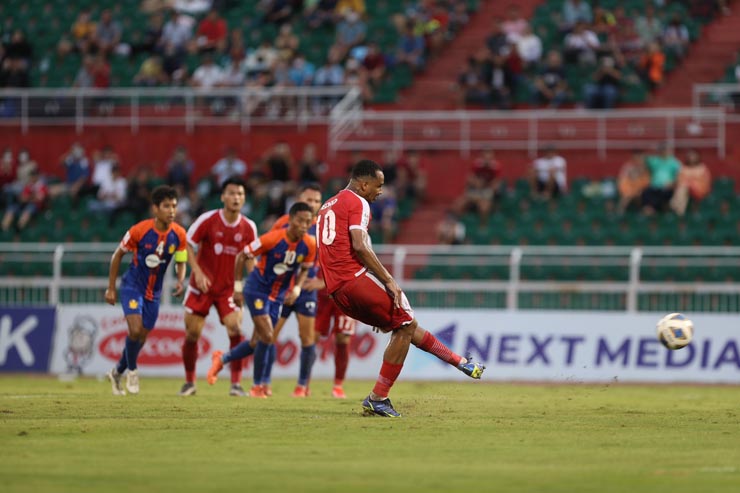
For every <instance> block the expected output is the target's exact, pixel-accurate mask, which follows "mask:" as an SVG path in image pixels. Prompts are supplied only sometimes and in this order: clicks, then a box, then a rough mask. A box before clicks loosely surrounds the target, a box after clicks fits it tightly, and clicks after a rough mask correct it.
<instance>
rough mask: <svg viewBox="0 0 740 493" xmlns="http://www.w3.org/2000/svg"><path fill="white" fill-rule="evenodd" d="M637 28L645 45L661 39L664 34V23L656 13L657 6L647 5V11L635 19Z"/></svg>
mask: <svg viewBox="0 0 740 493" xmlns="http://www.w3.org/2000/svg"><path fill="white" fill-rule="evenodd" d="M635 30H636V31H637V34H639V35H640V39H642V42H643V44H644V45H645V46H647V45H648V44H649V43H652V42H654V41H659V40H660V38H661V36H663V23H662V22H661V21H660V19H659V18H658V17H657V16H656V15H655V8H654V7H653V6H652V5H646V6H645V11H644V13H643V14H642V15H640V16H639V17H638V18H637V20H636V21H635Z"/></svg>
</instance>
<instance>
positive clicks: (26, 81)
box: [0, 58, 31, 115]
mask: <svg viewBox="0 0 740 493" xmlns="http://www.w3.org/2000/svg"><path fill="white" fill-rule="evenodd" d="M0 87H31V78H30V77H29V75H28V68H27V65H26V63H25V62H24V61H23V60H22V59H19V58H16V59H13V58H6V59H4V60H3V61H2V66H0ZM10 100H11V98H8V99H6V100H5V104H6V105H8V102H9V101H10ZM5 111H9V108H8V107H6V108H5ZM10 114H11V115H12V114H14V111H11V112H10Z"/></svg>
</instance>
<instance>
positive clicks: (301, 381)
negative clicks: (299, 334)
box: [298, 344, 316, 387]
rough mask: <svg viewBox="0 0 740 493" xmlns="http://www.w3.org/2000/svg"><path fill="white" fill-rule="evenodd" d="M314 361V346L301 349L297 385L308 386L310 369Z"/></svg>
mask: <svg viewBox="0 0 740 493" xmlns="http://www.w3.org/2000/svg"><path fill="white" fill-rule="evenodd" d="M315 361H316V345H315V344H311V345H310V346H304V347H302V348H301V366H300V369H299V370H298V385H302V386H304V387H306V386H308V381H309V380H310V379H311V369H312V368H313V364H314V362H315Z"/></svg>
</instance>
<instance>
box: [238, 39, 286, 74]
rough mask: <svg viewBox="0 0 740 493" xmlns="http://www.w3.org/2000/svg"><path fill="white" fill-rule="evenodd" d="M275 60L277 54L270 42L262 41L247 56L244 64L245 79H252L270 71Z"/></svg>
mask: <svg viewBox="0 0 740 493" xmlns="http://www.w3.org/2000/svg"><path fill="white" fill-rule="evenodd" d="M277 59H278V52H277V50H276V49H275V47H274V46H273V45H272V43H271V42H270V40H268V39H263V40H262V42H261V43H260V45H259V46H258V47H257V49H256V50H253V51H251V52H250V53H249V54H248V55H247V60H246V62H245V64H246V68H247V78H253V77H254V76H255V75H257V74H260V73H263V72H265V71H270V70H272V68H273V66H274V65H275V62H276V61H277Z"/></svg>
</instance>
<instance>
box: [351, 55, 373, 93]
mask: <svg viewBox="0 0 740 493" xmlns="http://www.w3.org/2000/svg"><path fill="white" fill-rule="evenodd" d="M344 69H345V71H344V83H345V84H346V85H347V86H348V87H354V88H356V89H359V91H360V95H361V96H362V100H363V101H370V100H371V99H372V98H373V90H372V88H371V87H370V84H369V83H368V79H367V73H366V72H365V71H364V70H362V66H361V65H360V62H359V61H358V60H357V59H356V58H349V59H348V60H347V63H346V64H345V67H344Z"/></svg>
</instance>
